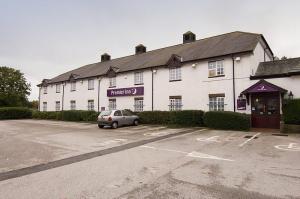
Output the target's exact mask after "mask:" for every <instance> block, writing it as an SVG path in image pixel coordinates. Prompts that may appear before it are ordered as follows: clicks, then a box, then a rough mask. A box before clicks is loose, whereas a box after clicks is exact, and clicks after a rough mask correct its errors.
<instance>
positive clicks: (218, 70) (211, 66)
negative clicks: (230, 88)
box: [208, 60, 224, 77]
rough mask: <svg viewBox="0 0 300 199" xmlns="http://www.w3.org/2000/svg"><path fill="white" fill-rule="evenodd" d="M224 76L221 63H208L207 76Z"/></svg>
mask: <svg viewBox="0 0 300 199" xmlns="http://www.w3.org/2000/svg"><path fill="white" fill-rule="evenodd" d="M220 75H224V66H223V61H222V60H220V61H211V62H208V76H209V77H215V76H220Z"/></svg>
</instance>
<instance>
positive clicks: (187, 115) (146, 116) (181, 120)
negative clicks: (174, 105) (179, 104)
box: [138, 110, 204, 126]
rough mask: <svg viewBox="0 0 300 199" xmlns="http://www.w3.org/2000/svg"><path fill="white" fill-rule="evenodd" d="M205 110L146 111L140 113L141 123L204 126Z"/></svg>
mask: <svg viewBox="0 0 300 199" xmlns="http://www.w3.org/2000/svg"><path fill="white" fill-rule="evenodd" d="M203 113H204V112H203V111H200V110H184V111H144V112H140V113H138V116H139V117H140V121H141V123H144V124H160V125H180V126H203Z"/></svg>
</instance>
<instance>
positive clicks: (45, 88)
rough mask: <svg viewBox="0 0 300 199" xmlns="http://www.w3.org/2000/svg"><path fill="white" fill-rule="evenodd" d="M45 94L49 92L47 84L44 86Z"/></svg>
mask: <svg viewBox="0 0 300 199" xmlns="http://www.w3.org/2000/svg"><path fill="white" fill-rule="evenodd" d="M44 94H47V86H45V87H44Z"/></svg>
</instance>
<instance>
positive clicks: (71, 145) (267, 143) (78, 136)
mask: <svg viewBox="0 0 300 199" xmlns="http://www.w3.org/2000/svg"><path fill="white" fill-rule="evenodd" d="M0 132H1V133H0V179H1V175H2V176H4V174H5V173H7V172H14V171H18V170H20V169H21V168H26V167H32V166H34V165H40V164H41V163H44V164H46V165H47V164H49V165H51V162H55V161H57V160H61V159H68V158H72V157H84V156H88V155H86V154H91V152H93V151H99V153H97V154H96V155H94V156H89V157H88V158H86V159H84V160H83V159H79V160H78V161H76V160H77V159H75V161H73V162H72V163H70V162H69V163H68V162H67V163H65V164H60V165H58V166H55V167H53V168H50V167H49V168H45V167H43V168H44V169H41V170H37V171H36V172H34V169H32V170H31V171H32V172H31V173H30V174H26V175H20V176H19V177H14V178H10V179H9V178H8V179H4V178H2V179H3V180H1V181H0V198H5V199H7V198H155V199H156V198H255V199H257V198H300V191H299V187H300V136H299V135H289V136H274V135H272V133H262V132H258V131H256V132H239V131H221V130H209V129H193V128H191V129H189V128H186V129H168V128H166V127H161V126H137V127H124V128H119V129H117V130H112V129H98V127H97V125H95V124H85V123H73V122H56V121H42V120H41V121H38V120H18V121H17V120H15V121H13V120H11V121H1V122H0ZM180 132H182V133H180ZM172 135H176V136H172ZM163 136H165V137H163ZM166 136H168V137H166ZM153 138H163V139H160V140H152V141H149V142H145V140H151V139H153ZM131 143H135V145H130V144H131ZM118 146H120V147H121V146H126V147H123V148H120V147H119V148H118V150H117V151H114V150H110V149H111V148H116V147H118ZM105 150H106V153H100V152H101V151H105ZM93 154H94V153H93ZM68 160H69V159H68ZM72 160H73V159H72ZM33 168H34V167H33Z"/></svg>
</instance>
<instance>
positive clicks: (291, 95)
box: [288, 91, 294, 99]
mask: <svg viewBox="0 0 300 199" xmlns="http://www.w3.org/2000/svg"><path fill="white" fill-rule="evenodd" d="M288 96H289V99H293V98H294V94H293V93H292V91H290V92H289V95H288Z"/></svg>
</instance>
